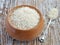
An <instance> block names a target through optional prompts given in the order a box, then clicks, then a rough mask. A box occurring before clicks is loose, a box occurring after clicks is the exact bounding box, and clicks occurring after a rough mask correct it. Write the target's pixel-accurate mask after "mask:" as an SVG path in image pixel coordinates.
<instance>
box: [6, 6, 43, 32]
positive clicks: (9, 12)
mask: <svg viewBox="0 0 60 45" xmlns="http://www.w3.org/2000/svg"><path fill="white" fill-rule="evenodd" d="M21 7H29V8H32V9H35V10H36V11H37V13H38V14H39V16H40V20H39V22H38V24H37V25H36V26H34V27H33V28H31V29H26V30H24V29H20V28H16V26H14V25H13V24H11V22H10V21H9V20H10V18H9V17H10V15H11V13H13V11H14V10H16V9H17V8H21ZM7 21H8V23H9V25H10V26H11V27H12V28H14V29H16V30H21V31H30V30H34V29H36V28H37V27H38V25H40V24H41V23H42V22H41V21H42V13H41V11H39V9H37V8H36V7H34V6H31V5H20V6H16V7H13V8H11V9H10V10H9V11H8V15H7ZM40 27H41V26H40Z"/></svg>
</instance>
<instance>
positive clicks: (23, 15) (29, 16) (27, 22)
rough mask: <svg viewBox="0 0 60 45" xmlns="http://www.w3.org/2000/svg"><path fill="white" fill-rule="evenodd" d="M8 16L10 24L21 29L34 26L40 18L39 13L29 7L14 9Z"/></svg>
mask: <svg viewBox="0 0 60 45" xmlns="http://www.w3.org/2000/svg"><path fill="white" fill-rule="evenodd" d="M9 18H10V22H11V24H12V25H14V26H15V27H16V28H18V29H21V30H28V29H32V28H34V27H35V26H37V25H38V23H39V20H40V16H39V13H38V12H37V11H36V10H35V9H32V8H30V7H22V8H18V9H16V10H14V12H13V13H12V15H10V17H9Z"/></svg>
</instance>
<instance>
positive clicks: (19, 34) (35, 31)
mask: <svg viewBox="0 0 60 45" xmlns="http://www.w3.org/2000/svg"><path fill="white" fill-rule="evenodd" d="M21 7H30V8H32V9H35V10H36V11H37V12H38V13H39V15H40V20H39V23H38V25H37V26H35V27H34V28H32V29H29V30H21V29H17V28H15V27H14V26H13V25H12V24H11V23H10V22H9V17H10V15H11V14H12V13H13V11H14V10H16V9H17V8H21ZM43 27H44V20H43V15H42V14H41V12H40V11H39V10H38V9H36V8H35V7H33V6H29V5H21V6H16V7H14V8H12V9H11V10H9V12H8V16H7V17H6V31H7V32H8V34H9V35H10V36H11V37H13V38H14V39H17V40H21V41H23V40H27V41H29V40H33V39H35V38H36V37H38V36H39V35H40V34H41V32H42V29H43Z"/></svg>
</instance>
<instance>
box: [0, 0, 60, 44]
mask: <svg viewBox="0 0 60 45" xmlns="http://www.w3.org/2000/svg"><path fill="white" fill-rule="evenodd" d="M22 4H26V5H32V6H35V7H36V8H38V9H39V10H40V11H41V12H42V14H43V17H44V19H45V26H44V30H45V27H46V26H47V23H48V21H49V19H48V17H47V16H46V15H47V12H48V11H49V10H50V9H51V8H55V7H56V8H58V10H59V14H58V15H59V16H58V18H57V19H55V20H53V21H52V24H51V25H50V27H49V29H48V31H47V32H48V34H47V39H46V40H45V42H44V43H40V42H39V40H38V38H36V39H35V40H33V41H23V42H22V41H18V40H16V39H13V38H11V37H10V36H9V35H8V33H7V32H6V31H5V30H6V28H5V18H6V16H7V14H8V9H10V8H12V7H15V6H17V5H22ZM0 45H60V0H0Z"/></svg>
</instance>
